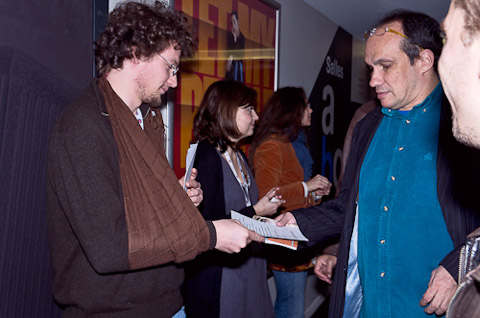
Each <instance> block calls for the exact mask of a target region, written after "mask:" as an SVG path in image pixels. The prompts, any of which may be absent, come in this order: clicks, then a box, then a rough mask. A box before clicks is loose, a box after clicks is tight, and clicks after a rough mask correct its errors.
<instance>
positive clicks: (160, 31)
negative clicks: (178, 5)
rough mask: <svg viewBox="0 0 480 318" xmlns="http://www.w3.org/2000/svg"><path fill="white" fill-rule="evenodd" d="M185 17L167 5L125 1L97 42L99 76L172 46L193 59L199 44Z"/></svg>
mask: <svg viewBox="0 0 480 318" xmlns="http://www.w3.org/2000/svg"><path fill="white" fill-rule="evenodd" d="M192 34H193V31H192V27H191V26H190V25H189V24H188V23H187V18H186V16H185V15H184V14H183V13H182V12H179V11H176V10H173V9H171V8H169V7H168V5H167V4H165V3H163V2H159V1H155V3H154V4H146V3H140V2H132V1H131V2H124V3H120V4H119V5H117V7H116V8H115V9H114V10H113V11H112V12H111V13H110V15H109V18H108V23H107V26H106V28H105V30H103V31H102V32H101V33H100V36H99V39H98V41H97V42H95V62H96V69H97V72H98V74H99V76H103V75H105V73H108V72H109V71H110V70H111V69H118V68H122V66H123V61H124V60H125V59H131V58H133V50H132V49H133V48H134V49H135V55H136V56H137V57H138V58H143V59H149V58H150V57H152V56H153V55H154V54H157V53H160V52H162V51H164V50H165V49H167V48H168V47H169V46H170V45H174V47H175V49H176V50H181V52H182V53H181V55H182V56H188V57H190V56H192V55H193V54H194V53H195V50H196V44H195V42H194V40H193V37H192Z"/></svg>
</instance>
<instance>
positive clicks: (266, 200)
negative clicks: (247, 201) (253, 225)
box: [253, 187, 285, 216]
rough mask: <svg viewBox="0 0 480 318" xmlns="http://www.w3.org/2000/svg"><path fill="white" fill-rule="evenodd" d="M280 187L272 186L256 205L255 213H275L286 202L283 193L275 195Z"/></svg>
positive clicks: (261, 214)
mask: <svg viewBox="0 0 480 318" xmlns="http://www.w3.org/2000/svg"><path fill="white" fill-rule="evenodd" d="M279 189H280V188H278V187H277V188H272V189H271V190H270V191H268V192H267V194H265V195H264V196H263V197H262V198H261V199H260V200H259V201H258V202H257V203H256V204H255V205H254V206H253V209H254V210H255V214H257V215H260V216H267V215H273V214H275V213H277V209H278V207H279V206H280V205H282V204H284V203H285V200H282V196H281V195H275V192H276V191H278V190H279Z"/></svg>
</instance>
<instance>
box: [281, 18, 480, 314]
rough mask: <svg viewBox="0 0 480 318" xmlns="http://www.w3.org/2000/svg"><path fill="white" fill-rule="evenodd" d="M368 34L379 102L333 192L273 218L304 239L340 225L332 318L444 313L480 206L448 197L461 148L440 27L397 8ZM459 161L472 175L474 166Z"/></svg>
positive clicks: (358, 130)
mask: <svg viewBox="0 0 480 318" xmlns="http://www.w3.org/2000/svg"><path fill="white" fill-rule="evenodd" d="M365 39H366V47H365V62H366V64H367V65H368V67H369V68H370V69H371V79H370V86H371V87H373V88H375V91H376V93H377V98H378V100H379V101H380V102H381V104H382V108H381V109H378V110H374V111H372V112H371V113H369V114H368V115H367V116H366V117H365V119H364V120H362V121H361V122H360V123H359V124H358V126H357V128H356V129H355V131H354V139H353V141H352V146H351V147H352V148H351V150H350V153H351V154H352V155H351V157H350V158H349V161H348V163H347V168H346V172H345V177H344V178H345V179H344V184H343V185H342V190H341V192H340V195H339V196H338V198H336V199H334V200H331V201H329V202H326V203H324V204H322V205H321V206H320V207H314V208H309V209H304V210H302V211H301V212H300V213H297V212H293V213H292V214H290V213H287V214H284V215H282V217H281V218H280V219H279V223H280V224H285V223H287V222H290V223H291V222H297V223H298V225H299V226H300V229H301V230H302V231H303V232H304V233H305V235H306V236H307V237H308V238H309V239H310V242H309V244H314V243H317V242H319V241H322V240H324V239H326V238H328V236H329V235H330V236H331V235H333V234H335V232H342V239H341V242H340V247H339V255H338V264H337V273H336V276H335V281H334V286H333V292H332V300H331V303H330V312H329V316H330V317H348V318H352V317H381V318H384V317H428V315H431V314H433V313H435V314H437V315H443V314H444V312H445V310H446V308H447V306H448V302H449V300H450V298H451V297H452V295H453V293H454V291H455V289H456V287H457V283H456V276H457V273H456V272H457V264H458V250H459V249H460V247H461V245H462V244H463V242H464V239H465V235H466V234H467V233H469V232H470V231H471V230H473V229H474V228H475V227H476V226H478V224H479V223H480V217H479V215H480V213H479V212H480V211H478V210H479V207H478V204H477V205H475V206H473V208H472V207H471V206H468V207H467V206H466V205H465V206H464V205H463V204H465V202H464V201H462V200H461V198H459V197H458V196H456V195H454V192H455V191H457V190H460V189H462V190H463V188H458V187H457V186H458V184H457V183H455V181H456V180H453V179H455V178H453V176H454V175H455V176H457V174H456V173H457V172H458V170H459V169H458V166H459V163H458V162H456V161H455V157H454V156H457V155H458V156H460V157H461V155H462V151H464V148H462V145H459V144H457V143H455V141H453V136H451V131H450V128H448V127H447V126H446V125H445V123H447V124H448V123H450V118H449V114H448V110H449V105H448V103H445V102H444V100H445V99H444V96H443V89H442V86H441V84H440V81H439V77H438V74H437V70H436V66H437V60H438V57H439V55H440V52H441V47H442V43H441V38H440V28H439V25H438V22H436V21H435V20H434V19H432V18H430V17H428V16H426V15H424V14H421V13H415V12H409V11H397V12H393V13H392V14H391V15H389V16H388V17H386V18H384V19H382V21H380V23H379V24H378V26H377V27H376V28H374V29H372V30H369V31H367V32H366V33H365ZM445 110H446V111H445ZM444 118H447V120H446V121H445V120H444ZM477 155H478V154H477ZM477 157H478V156H477ZM464 164H465V166H467V167H469V168H471V170H470V172H471V174H472V175H474V173H475V172H476V171H475V167H476V166H477V165H470V163H468V162H464ZM461 168H462V167H461ZM477 170H478V169H477ZM470 176H471V175H463V176H461V177H463V178H465V180H466V179H467V178H468V177H470ZM465 180H462V181H465ZM462 183H463V185H464V186H465V185H468V182H462ZM453 190H455V191H453ZM471 199H473V198H471ZM422 307H424V308H422Z"/></svg>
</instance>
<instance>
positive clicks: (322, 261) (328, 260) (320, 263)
mask: <svg viewBox="0 0 480 318" xmlns="http://www.w3.org/2000/svg"><path fill="white" fill-rule="evenodd" d="M336 265H337V257H336V256H335V255H330V254H322V255H319V256H317V259H316V261H315V268H314V269H313V272H314V273H315V275H317V277H318V278H320V279H321V280H323V281H324V282H327V283H329V284H331V283H332V275H333V269H334V268H335V266H336Z"/></svg>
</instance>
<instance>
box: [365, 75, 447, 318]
mask: <svg viewBox="0 0 480 318" xmlns="http://www.w3.org/2000/svg"><path fill="white" fill-rule="evenodd" d="M442 97H443V89H442V86H441V84H438V85H437V87H436V88H435V89H434V90H433V91H432V93H431V94H430V95H429V96H428V97H427V98H426V99H425V100H424V101H423V102H422V103H421V104H419V105H417V106H415V107H414V108H413V109H412V110H411V111H409V112H401V111H398V110H390V109H387V108H383V109H382V112H383V113H384V115H385V116H384V117H383V119H382V121H381V123H380V126H379V127H378V129H377V131H376V133H375V136H374V137H373V139H372V142H371V144H370V146H369V149H368V151H367V154H366V156H365V159H364V162H363V164H362V168H361V172H360V181H359V182H360V187H359V189H360V190H359V197H358V268H359V276H360V282H361V286H362V289H363V304H362V307H361V316H362V317H369V318H372V317H379V318H388V317H399V318H400V317H402V318H404V317H408V318H412V317H431V316H430V315H427V314H425V313H424V312H423V309H424V308H422V307H420V305H419V302H420V299H421V298H422V296H423V294H424V293H425V291H426V289H427V287H428V282H429V280H430V275H431V272H432V271H433V270H434V269H435V268H436V267H438V264H439V262H440V261H441V260H442V259H443V258H444V257H445V255H446V254H448V253H449V252H450V251H451V250H452V249H453V242H452V239H451V238H450V235H449V233H448V231H447V227H446V224H445V220H444V217H443V214H442V210H441V207H440V203H439V201H438V197H437V171H436V167H437V165H436V160H437V150H438V130H439V124H440V109H441V103H442Z"/></svg>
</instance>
